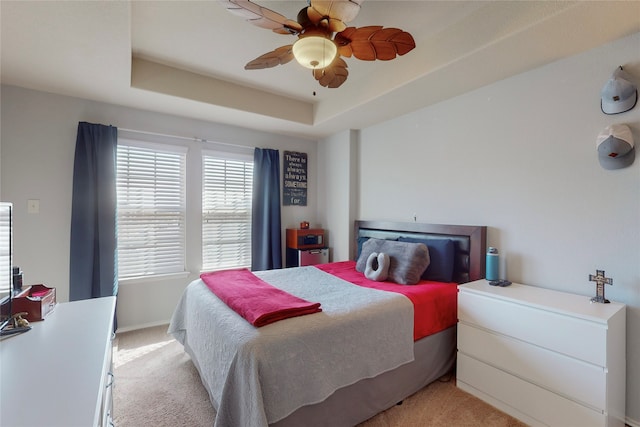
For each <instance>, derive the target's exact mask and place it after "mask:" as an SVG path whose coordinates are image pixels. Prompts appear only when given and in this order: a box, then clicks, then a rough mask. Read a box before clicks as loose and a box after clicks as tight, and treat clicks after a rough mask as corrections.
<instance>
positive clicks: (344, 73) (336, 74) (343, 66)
mask: <svg viewBox="0 0 640 427" xmlns="http://www.w3.org/2000/svg"><path fill="white" fill-rule="evenodd" d="M313 77H314V78H315V79H316V80H317V81H318V83H320V86H324V87H328V88H330V89H335V88H337V87H340V85H342V83H344V82H345V81H346V80H347V77H349V70H347V63H346V62H344V59H342V58H340V57H336V59H334V61H333V62H332V63H331V65H329V66H328V67H325V68H322V69H319V70H313Z"/></svg>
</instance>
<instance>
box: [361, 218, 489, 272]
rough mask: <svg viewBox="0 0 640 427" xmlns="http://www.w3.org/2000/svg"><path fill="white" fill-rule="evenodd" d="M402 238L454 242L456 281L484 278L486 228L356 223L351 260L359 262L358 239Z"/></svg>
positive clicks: (373, 222) (383, 222)
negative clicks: (449, 240)
mask: <svg viewBox="0 0 640 427" xmlns="http://www.w3.org/2000/svg"><path fill="white" fill-rule="evenodd" d="M401 236H403V237H414V238H419V239H425V240H429V239H443V238H446V239H451V240H453V242H454V244H455V263H454V267H453V269H454V273H453V278H454V281H455V282H458V283H466V282H470V281H473V280H478V279H482V278H484V277H485V253H486V249H487V247H486V246H487V227H486V226H475V225H442V224H421V223H417V222H392V221H355V230H354V238H355V245H354V249H353V256H352V259H356V256H357V250H358V239H359V238H361V237H374V238H378V239H385V238H387V239H395V238H398V237H401Z"/></svg>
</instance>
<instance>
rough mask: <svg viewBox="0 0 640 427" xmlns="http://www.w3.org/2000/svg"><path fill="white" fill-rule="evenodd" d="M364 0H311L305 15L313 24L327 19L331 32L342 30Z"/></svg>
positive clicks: (354, 15) (356, 13)
mask: <svg viewBox="0 0 640 427" xmlns="http://www.w3.org/2000/svg"><path fill="white" fill-rule="evenodd" d="M363 1H364V0H311V2H310V6H309V7H308V8H307V15H308V16H309V19H310V20H311V22H313V23H314V24H315V25H318V24H320V23H321V21H322V20H324V19H327V26H328V28H329V30H331V31H332V32H335V33H337V32H340V31H343V30H344V29H345V28H346V27H347V26H346V25H345V23H346V22H351V21H353V20H354V19H355V17H356V16H357V15H358V13H359V12H360V5H361V4H362V2H363Z"/></svg>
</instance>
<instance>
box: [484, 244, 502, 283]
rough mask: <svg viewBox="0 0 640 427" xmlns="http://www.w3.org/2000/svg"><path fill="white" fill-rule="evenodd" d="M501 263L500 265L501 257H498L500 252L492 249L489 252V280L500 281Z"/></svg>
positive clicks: (487, 275)
mask: <svg viewBox="0 0 640 427" xmlns="http://www.w3.org/2000/svg"><path fill="white" fill-rule="evenodd" d="M499 263H500V255H498V250H497V249H496V248H494V247H490V248H489V250H488V251H487V266H486V267H487V274H486V276H485V277H486V279H487V280H498V279H499Z"/></svg>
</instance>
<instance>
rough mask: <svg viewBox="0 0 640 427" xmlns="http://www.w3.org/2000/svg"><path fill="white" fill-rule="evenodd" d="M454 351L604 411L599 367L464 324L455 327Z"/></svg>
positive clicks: (603, 382) (603, 380)
mask: <svg viewBox="0 0 640 427" xmlns="http://www.w3.org/2000/svg"><path fill="white" fill-rule="evenodd" d="M458 351H459V352H461V353H464V354H465V355H468V356H471V357H473V358H474V359H478V360H479V361H482V362H484V363H486V364H488V365H491V366H494V367H497V368H499V369H502V370H503V371H505V372H507V373H511V374H513V375H516V376H518V377H520V378H522V379H525V380H527V381H529V382H531V383H533V384H537V385H538V386H540V387H542V388H545V389H548V390H550V391H552V392H555V393H557V394H560V395H563V396H569V397H571V398H572V399H573V400H576V401H578V402H581V403H584V404H586V405H588V406H591V407H593V408H594V409H598V410H604V408H606V405H607V402H606V391H607V373H606V372H605V370H604V369H603V368H602V367H598V366H596V365H592V364H589V363H586V362H583V361H580V360H577V359H573V358H571V357H567V356H564V355H562V354H559V353H554V352H552V351H549V350H546V349H544V348H542V347H537V346H534V345H531V344H529V343H526V342H523V341H520V340H516V339H512V338H509V337H506V336H504V335H498V334H495V333H491V332H487V331H485V330H482V329H478V328H475V327H473V326H469V325H467V324H464V323H459V324H458Z"/></svg>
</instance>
